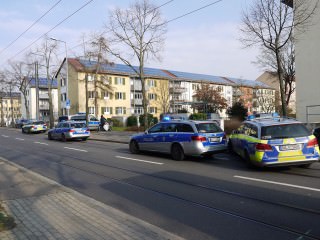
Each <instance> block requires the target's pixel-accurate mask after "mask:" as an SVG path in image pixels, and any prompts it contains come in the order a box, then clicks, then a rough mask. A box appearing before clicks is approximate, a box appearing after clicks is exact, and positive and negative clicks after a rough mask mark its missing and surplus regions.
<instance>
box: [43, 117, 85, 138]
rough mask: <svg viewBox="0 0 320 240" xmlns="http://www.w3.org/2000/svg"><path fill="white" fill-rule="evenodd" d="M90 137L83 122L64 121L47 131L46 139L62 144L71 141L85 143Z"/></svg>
mask: <svg viewBox="0 0 320 240" xmlns="http://www.w3.org/2000/svg"><path fill="white" fill-rule="evenodd" d="M89 137H90V130H89V128H88V127H87V126H86V124H85V123H83V122H75V121H65V122H60V123H58V125H57V126H56V127H55V128H53V129H50V130H49V131H48V139H49V140H53V139H57V140H61V141H63V142H65V141H67V140H71V139H81V140H82V141H86V140H87V139H88V138H89Z"/></svg>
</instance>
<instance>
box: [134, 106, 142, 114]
mask: <svg viewBox="0 0 320 240" xmlns="http://www.w3.org/2000/svg"><path fill="white" fill-rule="evenodd" d="M134 113H135V114H143V108H142V107H136V108H135V109H134Z"/></svg>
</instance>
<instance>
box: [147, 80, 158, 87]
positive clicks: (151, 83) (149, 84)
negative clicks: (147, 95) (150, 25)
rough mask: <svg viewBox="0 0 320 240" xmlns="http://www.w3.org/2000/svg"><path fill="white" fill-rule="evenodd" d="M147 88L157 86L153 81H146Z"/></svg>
mask: <svg viewBox="0 0 320 240" xmlns="http://www.w3.org/2000/svg"><path fill="white" fill-rule="evenodd" d="M148 86H149V87H156V86H157V81H156V80H154V79H150V80H149V81H148Z"/></svg>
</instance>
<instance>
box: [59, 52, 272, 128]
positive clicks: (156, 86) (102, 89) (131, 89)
mask: <svg viewBox="0 0 320 240" xmlns="http://www.w3.org/2000/svg"><path fill="white" fill-rule="evenodd" d="M63 64H65V62H64V63H63ZM68 64H69V66H68V68H65V67H63V66H61V67H60V70H61V69H63V68H64V69H68V83H66V82H65V81H66V77H65V73H63V72H62V71H58V73H57V75H56V77H57V80H58V82H59V84H58V91H59V96H60V97H59V104H58V106H59V107H58V108H59V115H64V114H66V110H67V109H66V104H65V103H66V100H67V98H68V99H69V103H70V109H69V113H70V114H71V115H72V114H76V113H78V112H85V111H86V91H87V96H88V110H89V113H91V114H93V115H95V116H96V117H99V116H100V115H104V117H106V118H118V119H119V120H121V121H123V123H125V122H126V121H125V120H126V119H127V117H129V116H131V115H134V114H135V115H141V114H143V113H144V112H143V105H142V99H143V96H142V83H141V80H140V79H139V78H138V76H137V74H136V72H135V71H133V70H132V69H131V68H130V67H129V66H126V65H123V64H103V65H100V66H99V71H96V69H97V63H96V62H92V61H88V60H80V59H74V58H69V59H68ZM144 72H145V89H146V100H147V109H148V113H150V114H153V115H154V116H155V117H158V118H159V117H160V114H161V113H169V112H170V113H179V112H188V113H193V112H195V109H193V108H192V107H193V104H194V103H195V101H196V99H195V94H196V92H197V89H199V86H200V85H201V84H202V83H207V84H210V85H211V86H212V87H213V88H214V89H216V90H217V91H218V92H219V93H220V95H221V96H222V97H223V98H225V99H226V100H227V103H228V106H232V104H233V102H234V101H238V100H239V99H234V92H235V89H237V88H238V87H239V84H240V79H236V78H226V77H218V76H211V75H203V74H195V73H186V72H178V71H172V70H162V69H154V68H145V69H144ZM65 86H68V88H66V87H65ZM241 87H242V88H243V89H242V88H241V91H244V92H245V95H244V96H241V98H242V99H243V100H244V102H245V103H247V101H250V110H261V108H259V107H256V108H255V109H254V108H253V107H252V102H253V100H254V99H255V98H254V96H253V95H254V90H257V89H264V90H265V91H260V92H256V91H255V96H258V95H259V100H261V98H263V97H264V95H265V94H268V97H272V98H274V90H273V89H272V88H270V87H269V86H267V85H266V84H264V83H261V82H256V81H249V80H245V84H244V85H243V86H241ZM244 89H245V90H244ZM266 90H270V91H269V92H267V91H266ZM256 93H258V94H256ZM269 93H271V94H269ZM248 96H249V97H248ZM257 98H258V97H257ZM267 103H270V104H272V102H271V101H268V102H266V104H267ZM273 109H274V107H273ZM219 114H220V115H221V116H222V117H227V116H226V109H225V110H223V111H221V112H219Z"/></svg>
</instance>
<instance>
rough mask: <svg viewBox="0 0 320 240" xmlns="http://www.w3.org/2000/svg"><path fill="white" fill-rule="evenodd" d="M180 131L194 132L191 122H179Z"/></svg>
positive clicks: (178, 128)
mask: <svg viewBox="0 0 320 240" xmlns="http://www.w3.org/2000/svg"><path fill="white" fill-rule="evenodd" d="M177 130H178V132H194V131H193V128H192V127H191V126H190V125H189V124H185V123H179V124H178V126H177Z"/></svg>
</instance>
